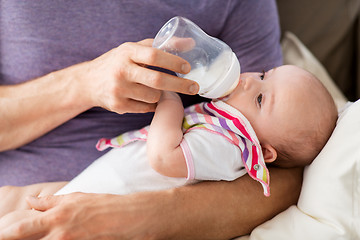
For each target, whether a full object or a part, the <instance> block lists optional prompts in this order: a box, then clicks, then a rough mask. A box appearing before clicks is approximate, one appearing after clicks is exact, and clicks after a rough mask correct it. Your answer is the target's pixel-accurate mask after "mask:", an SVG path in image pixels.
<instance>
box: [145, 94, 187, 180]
mask: <svg viewBox="0 0 360 240" xmlns="http://www.w3.org/2000/svg"><path fill="white" fill-rule="evenodd" d="M183 118H184V107H183V105H182V102H181V99H180V97H179V96H178V95H177V94H176V93H173V92H165V91H164V92H163V93H162V96H161V99H160V101H159V103H158V105H157V107H156V110H155V115H154V118H153V120H152V122H151V125H150V129H149V135H148V140H147V141H148V142H147V156H148V159H149V162H150V165H151V167H152V168H153V169H154V170H156V171H157V172H159V173H160V174H162V175H165V176H169V177H187V166H186V162H185V157H184V154H183V152H182V149H181V147H180V142H181V141H182V139H183V132H182V122H183Z"/></svg>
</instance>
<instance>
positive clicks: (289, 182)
mask: <svg viewBox="0 0 360 240" xmlns="http://www.w3.org/2000/svg"><path fill="white" fill-rule="evenodd" d="M302 171H303V170H302V169H278V168H271V169H270V174H271V188H272V189H271V196H270V197H265V196H264V195H263V191H262V187H261V185H260V184H259V183H258V182H256V181H254V180H253V179H251V178H250V177H249V176H248V175H245V176H243V177H241V178H239V179H237V180H235V181H233V182H202V183H199V184H195V185H190V186H184V187H180V188H175V189H171V190H166V191H159V192H143V193H136V194H131V195H125V196H118V195H109V194H107V195H105V194H80V193H75V194H69V195H63V196H53V197H45V198H40V199H30V201H29V203H30V205H31V207H33V208H35V209H38V210H41V211H44V212H41V214H36V215H34V216H32V217H29V216H27V218H24V219H23V220H22V221H19V222H17V223H15V224H13V225H10V226H7V227H6V228H4V229H1V230H0V240H10V239H23V238H25V237H29V236H37V237H38V238H39V237H47V238H49V239H58V238H61V237H64V236H66V239H69V240H71V239H84V240H86V239H95V238H96V239H103V238H105V237H106V239H181V240H185V239H201V240H206V239H216V240H219V239H230V238H233V237H236V236H239V235H244V234H248V233H250V232H251V230H252V229H253V228H255V227H256V226H258V225H259V224H261V223H263V222H265V221H267V220H269V219H271V218H272V217H274V216H275V215H276V214H278V213H279V212H281V211H283V210H285V209H287V208H288V207H289V206H291V205H292V204H295V203H296V202H297V199H298V196H299V193H300V189H301V183H302ZM79 206H81V208H80V207H79ZM84 216H86V217H85V218H84Z"/></svg>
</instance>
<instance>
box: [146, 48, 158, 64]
mask: <svg viewBox="0 0 360 240" xmlns="http://www.w3.org/2000/svg"><path fill="white" fill-rule="evenodd" d="M145 57H146V59H147V61H148V62H149V63H154V62H156V61H157V59H158V58H159V53H158V51H156V49H154V48H149V49H148V50H147V51H145Z"/></svg>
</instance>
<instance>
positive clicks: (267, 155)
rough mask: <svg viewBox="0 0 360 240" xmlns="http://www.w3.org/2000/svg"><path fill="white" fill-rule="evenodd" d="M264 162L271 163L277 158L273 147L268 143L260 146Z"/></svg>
mask: <svg viewBox="0 0 360 240" xmlns="http://www.w3.org/2000/svg"><path fill="white" fill-rule="evenodd" d="M261 148H262V152H263V156H264V160H265V162H266V163H271V162H273V161H275V159H276V158H277V152H276V150H275V148H273V146H271V145H270V144H268V143H265V144H263V145H261Z"/></svg>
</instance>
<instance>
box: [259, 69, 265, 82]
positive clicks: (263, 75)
mask: <svg viewBox="0 0 360 240" xmlns="http://www.w3.org/2000/svg"><path fill="white" fill-rule="evenodd" d="M264 78H265V70H262V74H261V75H260V79H261V80H264Z"/></svg>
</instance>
